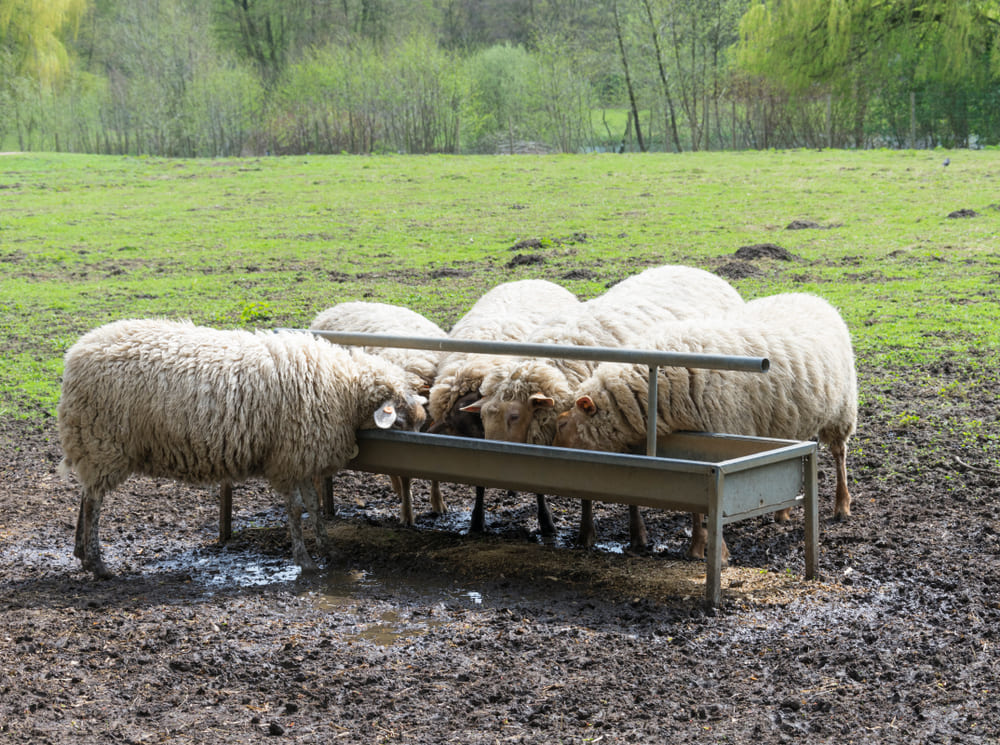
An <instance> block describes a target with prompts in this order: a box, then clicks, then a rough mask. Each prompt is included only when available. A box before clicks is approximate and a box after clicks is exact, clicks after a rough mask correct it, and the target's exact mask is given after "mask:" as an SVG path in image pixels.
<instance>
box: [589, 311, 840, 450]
mask: <svg viewBox="0 0 1000 745" xmlns="http://www.w3.org/2000/svg"><path fill="white" fill-rule="evenodd" d="M653 341H654V344H655V346H654V348H655V349H659V350H663V351H676V352H686V353H704V354H726V355H740V356H752V357H767V358H768V359H769V360H770V369H769V371H768V372H766V373H750V372H739V371H733V370H708V369H701V368H692V369H685V368H676V367H663V368H660V370H659V372H658V383H659V393H658V401H657V432H658V434H660V435H666V434H669V433H670V432H674V431H677V430H695V431H708V432H727V433H731V434H742V435H755V436H762V437H779V438H790V439H808V438H811V437H816V436H818V437H819V440H820V442H823V443H825V444H830V443H831V442H836V441H841V442H843V441H846V439H847V438H848V437H849V436H850V435H851V434H853V432H854V430H855V427H856V423H857V406H858V394H857V376H856V371H855V366H854V352H853V349H852V345H851V338H850V332H849V331H848V329H847V325H846V324H845V323H844V321H843V319H842V318H841V317H840V314H839V313H838V312H837V311H836V309H834V308H833V306H832V305H830V304H829V303H828V302H826V301H825V300H823V299H821V298H819V297H816V296H813V295H808V294H804V293H785V294H781V295H775V296H772V297H767V298H762V299H759V300H754V301H752V302H750V303H747V304H746V305H745V306H744V308H743V309H742V310H741V311H739V312H736V313H733V314H730V315H729V316H727V317H725V318H722V319H707V320H704V321H691V322H685V323H681V324H677V325H674V326H672V327H670V328H668V329H665V330H664V331H663V332H662V333H660V334H658V335H657V336H656V337H655V339H654V340H653ZM581 396H589V397H590V398H591V399H592V400H593V402H594V403H595V404H596V409H597V413H596V414H594V415H593V416H589V417H577V418H576V420H575V422H574V433H575V437H576V438H577V443H578V446H580V447H587V448H592V449H597V450H610V451H618V452H622V451H627V450H630V449H633V448H635V447H637V446H639V445H641V443H642V442H643V441H644V440H645V428H646V424H645V422H646V412H647V411H648V410H649V402H648V389H647V368H646V367H645V366H643V365H623V364H618V363H602V364H601V365H599V366H598V367H597V368H596V369H595V371H594V373H593V375H592V376H591V377H590V378H589V379H588V380H586V381H584V382H583V383H582V384H581V385H580V386H579V387H578V388H577V391H576V393H575V397H577V398H579V397H581Z"/></svg>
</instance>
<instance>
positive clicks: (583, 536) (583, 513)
mask: <svg viewBox="0 0 1000 745" xmlns="http://www.w3.org/2000/svg"><path fill="white" fill-rule="evenodd" d="M579 541H580V545H582V546H593V545H594V543H595V542H596V541H597V529H596V528H595V527H594V503H593V502H591V501H590V500H589V499H584V500H583V501H582V502H581V505H580V535H579Z"/></svg>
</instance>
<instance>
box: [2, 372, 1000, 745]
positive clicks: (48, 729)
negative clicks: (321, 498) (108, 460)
mask: <svg viewBox="0 0 1000 745" xmlns="http://www.w3.org/2000/svg"><path fill="white" fill-rule="evenodd" d="M859 373H860V378H861V381H862V387H863V389H864V395H863V400H864V401H865V404H864V405H863V407H862V410H861V424H860V431H859V433H858V436H857V437H856V438H855V440H854V441H853V442H852V448H851V454H850V456H849V463H848V465H849V469H850V476H851V488H852V491H853V494H854V500H855V501H854V515H853V517H852V518H851V519H850V520H849V521H848V522H846V523H842V524H841V523H835V522H833V521H832V519H831V515H832V499H833V495H832V482H833V474H832V469H831V464H830V461H829V459H828V454H826V453H825V452H824V453H823V454H822V455H821V461H820V463H821V474H820V491H821V531H822V543H821V559H820V569H821V572H822V577H821V579H820V580H819V581H815V582H805V581H803V580H802V579H801V573H802V569H803V561H802V534H803V530H802V515H801V513H799V514H796V515H793V519H792V521H791V522H790V523H787V524H776V523H774V522H773V521H772V520H771V519H770V518H761V519H755V520H751V521H747V522H744V523H740V524H737V525H733V526H730V527H729V528H727V541H728V544H729V548H730V550H731V551H732V555H733V566H732V567H731V568H729V569H728V570H726V572H725V574H724V577H723V585H724V600H723V605H722V607H721V608H720V609H719V612H718V614H716V615H714V616H710V615H706V613H705V612H704V611H703V607H702V591H703V583H704V565H703V564H698V563H691V562H687V561H684V560H683V558H682V557H683V550H684V546H685V542H686V535H685V529H686V528H687V527H688V525H687V517H686V516H683V515H673V514H662V513H656V512H654V511H650V510H647V511H646V516H647V519H648V525H649V529H650V535H651V537H652V538H653V540H654V543H653V545H652V546H651V548H650V552H649V554H648V555H642V556H629V555H625V554H623V553H621V546H622V545H623V544H624V543H625V542H626V541H627V539H628V525H627V519H626V511H625V510H624V508H621V507H615V506H607V507H603V508H601V509H600V510H599V512H598V517H599V524H598V529H599V532H600V535H601V537H602V538H603V539H604V540H605V541H606V543H605V544H603V545H602V547H601V548H598V549H596V550H583V549H580V548H578V547H575V546H574V545H573V541H572V536H573V533H574V531H575V527H576V520H577V517H578V506H577V504H576V503H574V502H573V501H571V500H553V507H554V513H555V516H556V519H557V522H558V523H559V526H560V536H559V538H558V539H557V540H555V541H551V542H549V543H545V542H543V541H541V540H540V539H539V538H538V537H537V535H536V533H535V527H536V525H535V517H534V502H533V499H532V498H531V497H530V496H522V497H519V498H517V499H511V498H508V497H507V495H506V493H504V492H500V491H490V492H489V493H488V495H489V500H490V505H491V512H490V513H489V521H490V527H489V532H488V534H487V535H486V536H484V537H470V536H468V535H466V534H465V526H466V524H467V520H468V510H469V507H470V503H471V494H470V493H469V490H468V488H466V487H457V486H453V487H446V488H445V496H446V499H447V500H448V502H449V504H450V505H451V512H450V513H449V514H448V515H447V516H445V517H443V518H437V519H435V518H434V517H433V516H431V515H430V514H428V513H426V512H424V514H422V515H421V516H420V518H419V520H418V523H419V524H418V526H417V527H416V528H412V529H404V528H401V527H400V526H399V524H398V522H397V518H396V515H397V505H396V502H395V500H394V499H393V497H392V494H391V491H390V489H389V485H388V479H387V478H385V477H380V476H370V475H363V474H355V473H345V474H342V475H341V476H340V477H339V478H338V479H337V481H336V491H337V504H338V509H339V511H340V517H339V520H338V522H337V524H336V525H335V526H334V527H333V530H332V532H333V535H334V537H335V538H336V541H337V546H338V552H337V554H336V555H335V556H332V557H330V559H329V561H328V562H327V565H326V570H325V571H324V572H323V573H321V574H320V575H319V576H318V577H312V578H301V577H298V576H297V572H296V570H295V568H294V567H293V566H292V564H291V562H290V560H289V557H290V545H289V542H288V539H287V536H286V533H285V529H284V524H283V518H282V510H281V509H280V508H279V506H278V501H277V500H276V499H275V498H274V496H273V495H272V494H271V493H270V492H269V491H268V490H267V489H266V488H265V487H264V486H263V485H262V484H257V483H250V484H245V485H243V486H241V487H239V488H237V490H236V492H235V496H234V500H235V503H236V513H235V530H236V534H235V536H234V538H233V540H232V541H230V543H229V544H228V545H226V546H225V547H219V546H218V545H217V543H216V536H217V530H218V521H217V519H218V515H217V505H216V501H215V494H214V492H213V491H212V490H211V489H205V488H192V487H188V486H183V485H179V484H176V483H173V482H167V481H154V480H149V479H141V478H134V479H132V480H130V481H129V482H128V483H127V484H126V485H125V486H124V487H122V488H121V489H119V490H118V491H117V492H115V493H114V494H113V495H111V496H110V497H109V498H108V500H107V501H106V502H105V510H104V514H103V519H102V531H103V532H102V537H103V539H104V546H105V548H104V556H105V559H106V560H107V561H108V564H109V566H110V567H111V568H113V569H114V570H115V571H116V572H117V573H118V574H117V576H116V577H115V578H114V579H111V580H108V581H102V582H98V581H94V580H93V579H92V578H91V577H90V576H88V575H87V574H84V573H83V572H81V571H80V568H79V563H78V561H77V560H76V559H74V558H73V556H72V541H73V530H74V525H75V519H76V508H77V503H78V493H77V490H76V487H75V485H73V484H70V483H65V482H63V481H62V480H61V479H60V478H59V476H58V475H57V474H56V465H57V463H58V461H59V459H60V457H61V456H60V451H59V447H58V443H57V439H56V436H55V427H54V423H53V422H52V421H51V420H49V421H47V422H46V423H44V424H42V425H39V424H25V423H23V422H17V421H4V422H2V423H0V444H2V451H0V452H2V455H0V742H3V743H32V745H41V744H44V743H54V744H56V745H65V744H66V743H92V742H102V743H104V742H107V743H111V742H114V743H161V742H170V743H189V742H190V743H228V742H233V743H236V742H239V743H245V742H258V741H260V742H263V741H267V742H282V741H290V742H302V743H312V742H316V743H320V742H321V743H331V742H340V741H343V742H352V743H355V742H356V743H382V742H385V743H396V742H400V743H421V744H423V743H466V744H468V743H505V742H530V743H581V742H592V743H596V742H602V743H619V742H622V743H651V742H657V743H689V742H716V741H721V742H730V743H744V744H749V743H759V742H768V743H770V742H785V741H800V742H809V743H814V742H836V743H838V744H846V743H873V742H883V743H896V742H898V743H950V742H954V743H997V742H998V741H1000V740H998V734H997V733H998V732H1000V658H998V642H1000V589H998V588H1000V545H998V530H1000V504H998V500H997V487H998V482H1000V474H998V473H997V472H996V470H995V463H996V452H995V448H996V432H997V426H998V425H997V407H996V402H997V400H998V398H997V397H998V393H1000V390H998V387H1000V383H998V381H997V378H996V376H995V375H983V374H981V373H979V372H976V365H975V359H974V358H973V357H970V358H968V359H964V358H963V359H959V358H956V359H953V360H947V361H945V362H944V363H942V364H939V365H937V366H935V367H933V368H928V369H920V368H915V367H911V368H907V369H901V370H893V371H887V370H877V369H874V368H873V367H871V366H870V365H868V364H867V363H866V362H865V361H864V360H861V361H860V362H859ZM885 380H893V382H892V383H891V384H889V383H878V382H874V381H885ZM942 391H945V392H946V394H945V393H942ZM972 420H978V421H980V422H981V423H984V424H983V426H982V427H981V428H980V429H979V430H976V429H975V428H973V427H970V425H969V421H972ZM415 488H416V489H417V495H418V496H417V504H418V509H419V510H426V509H427V501H426V484H425V483H423V482H418V483H417V484H416V487H415Z"/></svg>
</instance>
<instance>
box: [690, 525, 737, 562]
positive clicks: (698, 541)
mask: <svg viewBox="0 0 1000 745" xmlns="http://www.w3.org/2000/svg"><path fill="white" fill-rule="evenodd" d="M704 520H705V515H704V514H703V513H700V512H692V513H691V544H690V545H689V546H688V551H687V558H688V559H691V560H692V561H704V560H705V548H706V546H707V545H708V531H707V530H705V522H704ZM727 566H729V547H728V546H727V545H726V539H725V538H723V539H722V567H723V568H725V567H727Z"/></svg>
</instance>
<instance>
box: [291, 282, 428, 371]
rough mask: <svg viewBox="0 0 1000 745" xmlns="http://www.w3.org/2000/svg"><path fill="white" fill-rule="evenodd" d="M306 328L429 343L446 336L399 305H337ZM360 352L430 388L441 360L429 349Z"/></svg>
mask: <svg viewBox="0 0 1000 745" xmlns="http://www.w3.org/2000/svg"><path fill="white" fill-rule="evenodd" d="M309 328H310V329H312V330H316V331H351V332H356V333H360V334H393V335H397V336H426V337H428V338H432V339H437V338H443V337H445V336H447V334H446V333H445V332H444V330H443V329H442V328H441V327H440V326H438V325H437V324H436V323H434V322H433V321H431V320H430V319H429V318H425V317H424V316H422V315H420V314H419V313H417V312H416V311H414V310H410V309H409V308H406V307H404V306H401V305H390V304H388V303H369V302H362V301H352V302H346V303H338V304H337V305H334V306H332V307H330V308H327V309H326V310H324V311H322V312H320V313H319V314H318V315H317V316H316V318H315V319H313V322H312V323H311V324H310V326H309ZM363 349H364V351H366V352H369V353H370V354H377V355H378V356H380V357H384V358H385V359H387V360H389V361H390V362H393V363H395V364H397V365H399V366H400V367H402V368H403V369H404V370H406V371H407V372H410V373H413V374H414V375H416V376H418V377H419V378H420V380H421V381H422V382H423V384H424V385H426V386H430V385H432V384H433V382H434V378H435V377H436V375H437V368H438V363H439V362H440V361H441V357H442V354H441V352H438V351H435V350H432V349H406V348H402V347H363Z"/></svg>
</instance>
